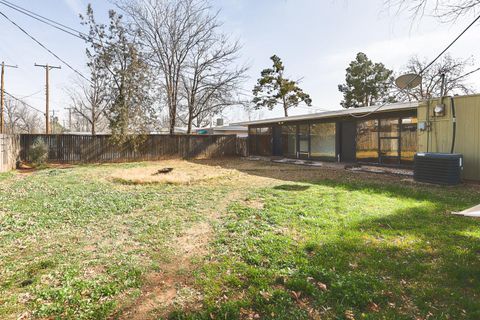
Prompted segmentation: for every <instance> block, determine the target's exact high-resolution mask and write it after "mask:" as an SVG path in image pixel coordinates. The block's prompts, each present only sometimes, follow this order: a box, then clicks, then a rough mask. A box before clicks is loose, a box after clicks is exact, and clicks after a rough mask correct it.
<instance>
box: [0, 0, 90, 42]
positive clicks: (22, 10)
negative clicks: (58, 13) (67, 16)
mask: <svg viewBox="0 0 480 320" xmlns="http://www.w3.org/2000/svg"><path fill="white" fill-rule="evenodd" d="M0 4H3V5H4V6H6V7H9V8H10V9H13V10H15V11H17V12H20V13H22V14H24V15H26V16H29V17H30V18H33V19H35V20H37V21H40V22H42V23H44V24H46V25H49V26H51V27H53V28H55V29H58V30H60V31H62V32H65V33H67V34H69V35H72V36H74V37H77V38H79V39H82V40H85V37H87V35H86V34H84V33H83V32H81V31H78V30H75V29H73V28H70V27H68V26H66V25H64V24H61V23H59V22H56V21H54V20H51V19H49V18H46V17H44V16H41V15H39V14H37V13H35V12H33V11H30V10H28V9H25V8H22V7H20V6H18V5H16V4H13V3H10V2H8V1H5V0H0ZM70 30H73V31H70Z"/></svg>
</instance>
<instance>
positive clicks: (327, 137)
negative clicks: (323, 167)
mask: <svg viewBox="0 0 480 320" xmlns="http://www.w3.org/2000/svg"><path fill="white" fill-rule="evenodd" d="M335 128H336V126H335V123H313V124H311V125H310V156H311V157H312V158H335Z"/></svg>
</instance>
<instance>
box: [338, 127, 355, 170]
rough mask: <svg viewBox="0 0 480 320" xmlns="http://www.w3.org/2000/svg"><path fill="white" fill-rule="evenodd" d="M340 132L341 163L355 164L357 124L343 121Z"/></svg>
mask: <svg viewBox="0 0 480 320" xmlns="http://www.w3.org/2000/svg"><path fill="white" fill-rule="evenodd" d="M340 131H341V132H340V140H341V143H340V161H341V162H355V161H356V143H355V139H356V136H357V123H356V122H355V121H343V122H342V123H341V130H340Z"/></svg>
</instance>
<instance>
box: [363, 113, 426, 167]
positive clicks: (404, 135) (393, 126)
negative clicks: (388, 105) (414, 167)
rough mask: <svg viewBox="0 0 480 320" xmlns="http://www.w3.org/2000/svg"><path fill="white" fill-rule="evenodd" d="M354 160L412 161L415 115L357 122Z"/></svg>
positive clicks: (399, 162) (409, 162) (384, 162)
mask: <svg viewBox="0 0 480 320" xmlns="http://www.w3.org/2000/svg"><path fill="white" fill-rule="evenodd" d="M356 148H357V161H359V162H369V163H381V164H393V165H395V164H412V163H413V157H414V155H415V152H416V151H417V118H416V117H403V118H400V117H398V118H383V119H382V118H380V119H371V120H361V121H358V122H357V142H356Z"/></svg>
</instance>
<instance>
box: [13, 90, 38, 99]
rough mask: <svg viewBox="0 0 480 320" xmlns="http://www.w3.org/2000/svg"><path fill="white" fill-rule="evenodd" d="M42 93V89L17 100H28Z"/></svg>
mask: <svg viewBox="0 0 480 320" xmlns="http://www.w3.org/2000/svg"><path fill="white" fill-rule="evenodd" d="M42 92H43V89H42V90H38V91H35V92H34V93H31V94H28V95H26V96H23V97H21V98H19V99H26V98H30V97H33V96H35V95H37V94H39V93H42Z"/></svg>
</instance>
